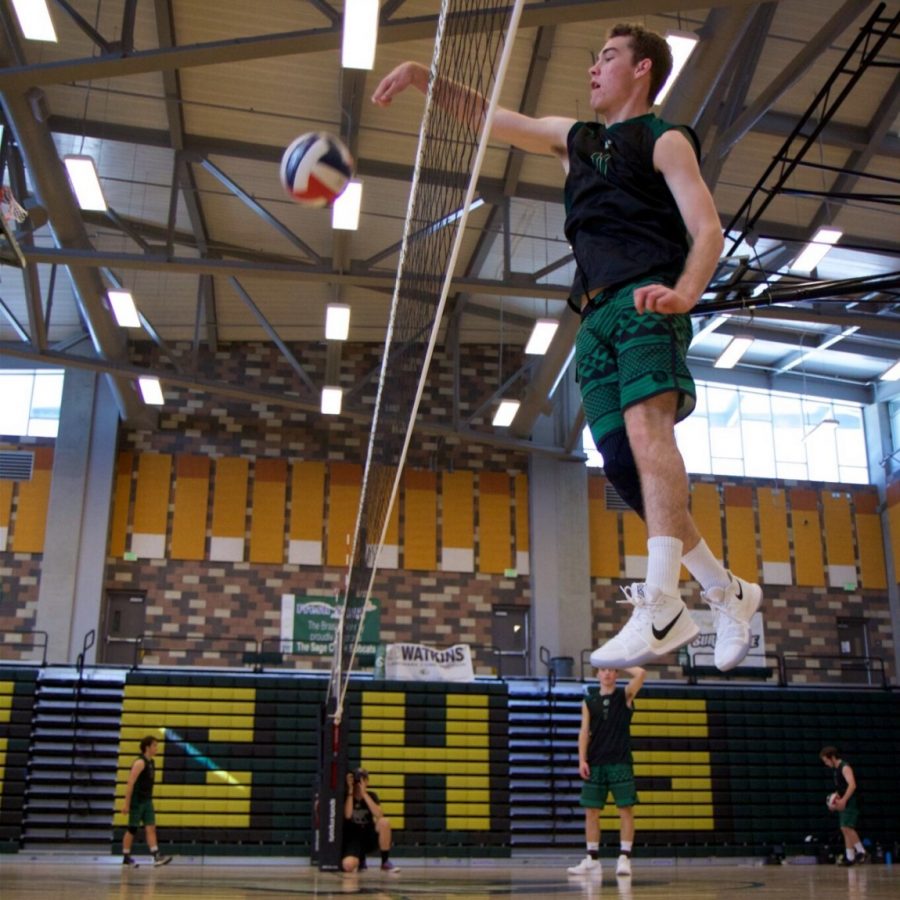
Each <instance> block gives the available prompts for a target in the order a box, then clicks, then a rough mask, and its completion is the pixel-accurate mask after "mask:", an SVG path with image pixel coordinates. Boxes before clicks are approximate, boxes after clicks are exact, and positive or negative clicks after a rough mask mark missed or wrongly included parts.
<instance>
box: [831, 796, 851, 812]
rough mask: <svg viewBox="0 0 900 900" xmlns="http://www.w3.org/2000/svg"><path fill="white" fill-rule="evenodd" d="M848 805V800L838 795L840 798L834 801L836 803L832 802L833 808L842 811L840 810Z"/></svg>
mask: <svg viewBox="0 0 900 900" xmlns="http://www.w3.org/2000/svg"><path fill="white" fill-rule="evenodd" d="M846 806H847V801H846V800H844V798H843V797H838V798H837V799H836V800H835V801H834V803H832V804H831V807H832V809H836V810H837V811H838V812H840V811H841V810H842V809H844V808H845V807H846Z"/></svg>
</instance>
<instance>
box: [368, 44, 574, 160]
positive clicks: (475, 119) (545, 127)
mask: <svg viewBox="0 0 900 900" xmlns="http://www.w3.org/2000/svg"><path fill="white" fill-rule="evenodd" d="M410 87H414V88H416V89H417V90H418V91H420V92H421V93H423V94H424V93H426V92H427V91H428V69H427V68H426V67H425V66H423V65H422V64H421V63H417V62H411V61H410V62H404V63H400V65H399V66H397V67H396V68H395V69H393V70H392V71H390V72H388V74H387V75H385V76H384V78H382V79H381V82H380V83H379V84H378V87H376V88H375V92H374V93H373V94H372V102H373V103H374V104H376V105H377V106H390V104H391V101H392V100H393V99H394V97H396V96H397V95H398V94H400V93H402V92H403V91H405V90H406V89H407V88H410ZM434 99H435V102H437V103H438V104H439V105H440V106H442V107H443V108H444V109H448V110H450V111H451V112H452V113H453V115H454V116H456V118H458V119H459V120H460V121H462V122H468V123H469V124H470V125H471V126H472V127H473V128H478V127H480V126H481V123H482V121H483V120H484V115H485V112H486V110H487V105H488V102H487V100H486V99H485V97H484V96H483V95H482V94H480V93H479V92H478V91H476V90H474V89H472V88H470V87H467V86H466V85H464V84H459V83H458V82H455V81H451V80H450V79H448V78H439V79H438V82H437V86H436V89H435V93H434ZM574 123H575V120H574V119H567V118H565V117H563V116H544V117H542V118H533V117H532V116H526V115H523V114H522V113H518V112H514V111H513V110H511V109H505V108H504V107H502V106H501V107H498V108H497V110H496V112H495V113H494V118H493V124H492V126H491V137H492V138H493V139H494V140H497V141H503V142H504V143H509V144H512V145H513V146H514V147H518V148H519V149H520V150H524V151H526V152H527V153H538V154H542V155H545V156H556V157H557V158H558V159H560V161H561V162H562V163H563V165H565V164H566V162H567V154H566V136H567V135H568V133H569V129H570V128H571V127H572V125H573V124H574Z"/></svg>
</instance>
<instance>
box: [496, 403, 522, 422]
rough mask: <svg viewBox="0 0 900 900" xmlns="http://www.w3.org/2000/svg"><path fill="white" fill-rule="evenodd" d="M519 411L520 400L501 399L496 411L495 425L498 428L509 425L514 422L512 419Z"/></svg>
mask: <svg viewBox="0 0 900 900" xmlns="http://www.w3.org/2000/svg"><path fill="white" fill-rule="evenodd" d="M518 411H519V401H518V400H501V401H500V405H499V406H498V407H497V412H495V413H494V425H496V426H497V427H498V428H505V427H506V426H507V425H510V424H512V420H513V419H514V418H515V417H516V413H517V412H518Z"/></svg>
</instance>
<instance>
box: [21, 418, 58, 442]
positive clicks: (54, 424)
mask: <svg viewBox="0 0 900 900" xmlns="http://www.w3.org/2000/svg"><path fill="white" fill-rule="evenodd" d="M58 432H59V419H31V420H30V421H29V422H28V435H29V437H52V438H55V437H56V435H57V433H58Z"/></svg>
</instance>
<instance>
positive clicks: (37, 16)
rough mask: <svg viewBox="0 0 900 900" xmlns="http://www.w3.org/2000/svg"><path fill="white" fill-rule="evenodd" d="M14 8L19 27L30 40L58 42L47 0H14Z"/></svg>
mask: <svg viewBox="0 0 900 900" xmlns="http://www.w3.org/2000/svg"><path fill="white" fill-rule="evenodd" d="M13 8H14V9H15V11H16V17H17V18H18V20H19V28H21V29H22V34H24V35H25V37H26V38H27V39H28V40H29V41H53V43H54V44H55V43H56V42H57V37H56V29H54V27H53V19H51V18H50V10H49V9H47V0H13Z"/></svg>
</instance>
